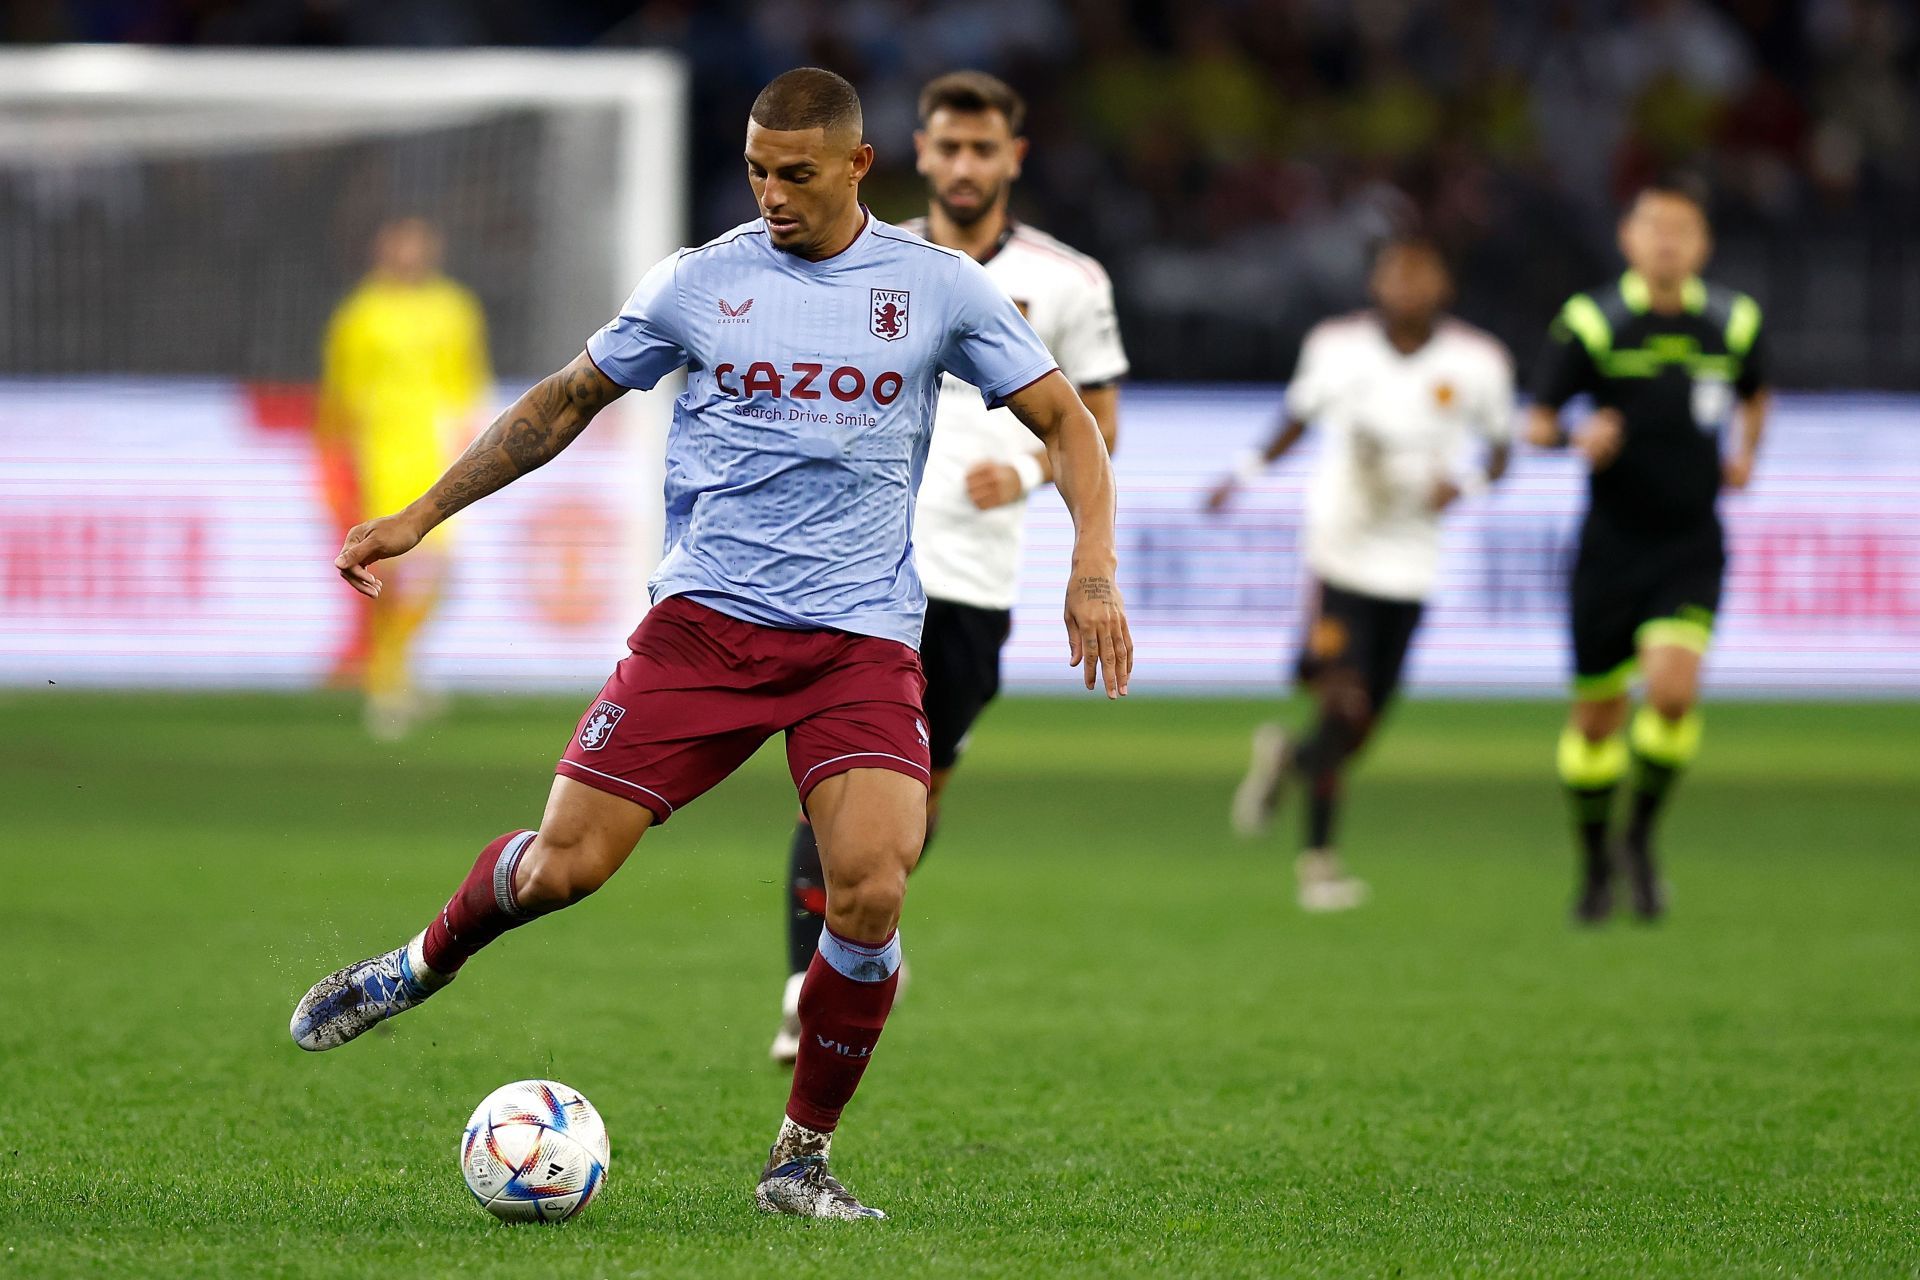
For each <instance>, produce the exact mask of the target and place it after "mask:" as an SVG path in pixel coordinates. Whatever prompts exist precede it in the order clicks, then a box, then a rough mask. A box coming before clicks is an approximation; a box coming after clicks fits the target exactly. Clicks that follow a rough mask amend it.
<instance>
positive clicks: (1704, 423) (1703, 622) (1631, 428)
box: [1527, 185, 1768, 923]
mask: <svg viewBox="0 0 1920 1280" xmlns="http://www.w3.org/2000/svg"><path fill="white" fill-rule="evenodd" d="M1711 250H1712V239H1711V233H1710V229H1709V227H1708V225H1707V215H1706V209H1705V207H1704V206H1703V204H1702V203H1701V199H1700V197H1699V196H1698V195H1696V194H1694V193H1693V192H1692V191H1691V190H1689V189H1687V188H1686V187H1683V186H1679V185H1673V186H1667V185H1660V186H1653V187H1649V188H1648V189H1646V190H1645V191H1643V192H1641V193H1640V195H1639V197H1638V198H1637V199H1636V200H1634V202H1633V204H1632V205H1631V206H1630V207H1629V208H1628V210H1627V214H1626V217H1625V218H1624V219H1622V221H1621V223H1620V252H1621V254H1622V255H1623V256H1624V257H1625V258H1626V260H1627V266H1628V268H1629V270H1628V271H1627V273H1626V274H1625V275H1623V276H1621V277H1620V279H1618V280H1616V281H1614V282H1613V283H1611V284H1608V285H1605V286H1603V287H1601V288H1598V289H1595V290H1593V291H1592V292H1590V293H1581V294H1576V295H1574V296H1573V297H1572V298H1571V299H1569V300H1568V301H1567V304H1566V306H1565V307H1563V308H1562V309H1561V311H1560V315H1559V317H1558V318H1557V319H1556V320H1555V321H1554V322H1553V326H1552V330H1551V333H1550V341H1549V342H1548V344H1547V348H1546V351H1545V354H1544V355H1543V357H1542V359H1541V362H1540V367H1539V369H1538V370H1537V376H1536V378H1535V380H1534V386H1533V392H1534V407H1533V409H1532V410H1531V413H1530V416H1529V419H1528V426H1527V434H1528V436H1529V438H1530V439H1531V440H1532V441H1533V442H1534V443H1535V444H1538V445H1541V446H1544V447H1551V448H1557V447H1562V446H1565V445H1566V444H1568V443H1569V437H1568V435H1567V433H1566V431H1565V429H1564V428H1563V427H1562V425H1561V421H1560V411H1561V408H1562V406H1564V405H1565V404H1566V402H1567V401H1568V400H1570V399H1572V398H1573V397H1574V396H1575V395H1577V394H1580V393H1582V392H1584V393H1586V394H1587V395H1588V396H1590V397H1591V398H1592V401H1593V412H1592V413H1591V415H1590V416H1589V417H1588V418H1587V419H1586V420H1585V421H1584V422H1583V423H1582V424H1581V425H1580V427H1579V429H1578V430H1577V431H1576V432H1575V433H1574V435H1573V436H1572V438H1571V443H1572V444H1573V445H1574V447H1575V448H1577V449H1578V450H1579V451H1580V453H1581V454H1582V456H1584V457H1585V458H1586V460H1587V465H1588V466H1589V468H1591V471H1592V478H1591V481H1590V484H1589V489H1588V495H1589V496H1588V504H1587V517H1586V521H1585V523H1584V524H1583V525H1582V526H1581V530H1580V552H1579V557H1578V559H1577V561H1576V562H1575V564H1574V570H1573V583H1572V606H1573V650H1574V672H1575V674H1574V703H1573V714H1572V717H1571V719H1570V720H1569V722H1568V724H1567V727H1566V729H1565V731H1564V732H1563V733H1562V734H1561V736H1560V749H1559V753H1558V754H1559V770H1560V778H1561V781H1562V782H1564V783H1565V784H1566V787H1567V790H1568V792H1569V793H1570V795H1571V797H1572V801H1573V808H1574V814H1575V820H1576V825H1577V828H1578V831H1579V842H1580V855H1581V870H1582V875H1581V883H1580V890H1579V895H1578V897H1577V899H1576V901H1575V904H1574V915H1575V918H1576V919H1578V920H1580V921H1583V922H1586V923H1598V922H1599V921H1602V920H1604V919H1606V918H1607V916H1608V915H1610V914H1611V913H1612V911H1613V876H1614V872H1615V852H1616V851H1615V849H1614V847H1613V845H1612V837H1611V829H1612V816H1613V805H1614V792H1615V791H1616V790H1617V789H1618V788H1619V785H1620V782H1621V780H1622V779H1623V778H1624V777H1625V776H1626V774H1627V769H1628V763H1629V758H1630V757H1631V761H1632V763H1633V766H1634V781H1633V807H1632V811H1631V814H1630V816H1629V817H1628V820H1627V824H1626V828H1625V832H1624V837H1623V839H1622V840H1621V842H1620V846H1619V849H1618V855H1619V861H1621V862H1623V863H1624V864H1625V866H1624V870H1625V872H1626V876H1627V880H1628V886H1629V888H1630V890H1631V892H1632V896H1633V907H1634V910H1635V911H1636V912H1637V913H1638V914H1639V915H1640V916H1641V917H1642V918H1643V919H1647V920H1653V919H1657V918H1658V917H1659V916H1660V915H1661V914H1662V912H1663V911H1664V910H1665V900H1664V889H1663V887H1662V885H1661V883H1660V878H1659V871H1658V867H1657V864H1656V860H1655V856H1654V849H1653V830H1654V822H1655V819H1656V818H1657V817H1658V815H1659V813H1660V808H1661V805H1662V803H1663V802H1664V801H1665V799H1666V797H1667V794H1668V792H1669V791H1670V790H1671V788H1672V786H1673V783H1674V779H1675V778H1676V777H1678V775H1679V774H1680V771H1681V770H1682V769H1684V768H1685V767H1686V766H1687V764H1688V763H1690V762H1691V761H1692V759H1693V757H1694V755H1695V753H1696V752H1697V751H1698V750H1699V748H1700V713H1699V712H1698V711H1697V710H1695V704H1696V703H1697V702H1698V700H1699V696H1700V663H1701V659H1702V657H1703V656H1704V655H1705V653H1706V650H1707V644H1708V641H1709V640H1710V639H1711V638H1712V635H1713V618H1714V612H1715V610H1716V609H1718V608H1719V605H1720V584H1721V579H1722V577H1723V576H1724V575H1725V572H1726V548H1725V542H1724V539H1723V537H1722V534H1721V529H1720V517H1719V513H1718V511H1717V510H1716V509H1715V507H1716V499H1717V497H1718V495H1719V492H1720V489H1721V486H1722V485H1725V486H1726V487H1727V488H1731V489H1743V488H1745V487H1746V485H1747V481H1748V480H1749V478H1750V477H1751V476H1752V474H1753V462H1754V456H1755V454H1756V452H1757V451H1758V449H1759V447H1760V436H1761V433H1762V431H1763V430H1764V429H1765V426H1766V418H1767V403H1768V395H1767V390H1766V385H1767V384H1766V356H1765V341H1764V334H1763V333H1762V331H1761V325H1760V308H1759V307H1758V306H1757V305H1756V304H1755V303H1754V301H1753V299H1752V298H1749V297H1747V296H1746V295H1745V294H1742V293H1737V292H1735V291H1734V290H1732V289H1725V288H1721V287H1720V286H1718V285H1710V284H1707V283H1705V282H1704V281H1702V280H1701V279H1700V277H1699V274H1698V273H1699V271H1700V268H1701V267H1703V266H1705V265H1706V261H1707V257H1708V255H1709V253H1710V252H1711ZM1736 407H1737V410H1738V416H1739V433H1738V436H1737V438H1736V439H1735V441H1734V444H1733V447H1732V449H1731V450H1730V451H1727V452H1726V453H1725V455H1724V457H1723V453H1722V447H1721V441H1720V436H1721V430H1722V427H1723V425H1724V424H1725V422H1726V420H1727V418H1728V417H1729V415H1730V414H1732V413H1733V412H1734V411H1735V409H1736ZM1636 670H1637V671H1638V672H1639V673H1640V674H1641V675H1643V676H1644V677H1645V679H1646V703H1645V704H1644V705H1643V706H1642V707H1641V708H1640V710H1639V712H1638V714H1636V715H1635V716H1634V717H1633V720H1632V727H1631V729H1630V730H1629V729H1628V719H1627V712H1628V697H1627V695H1628V689H1629V686H1630V684H1631V682H1632V680H1633V677H1634V675H1635V672H1636Z"/></svg>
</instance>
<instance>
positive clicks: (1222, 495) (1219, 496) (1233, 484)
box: [1207, 476, 1240, 515]
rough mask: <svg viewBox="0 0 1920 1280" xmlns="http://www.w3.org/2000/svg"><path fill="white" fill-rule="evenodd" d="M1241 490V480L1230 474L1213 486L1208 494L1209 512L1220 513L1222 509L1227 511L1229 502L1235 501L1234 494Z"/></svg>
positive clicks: (1211, 513) (1212, 513)
mask: <svg viewBox="0 0 1920 1280" xmlns="http://www.w3.org/2000/svg"><path fill="white" fill-rule="evenodd" d="M1239 491H1240V482H1239V480H1237V479H1235V478H1234V477H1233V476H1228V477H1227V478H1226V479H1224V480H1222V481H1221V482H1220V483H1219V484H1217V485H1215V486H1213V489H1212V491H1211V492H1209V493H1208V494H1207V512H1208V514H1210V515H1219V514H1220V513H1221V512H1222V511H1225V510H1226V509H1227V504H1228V503H1230V502H1232V501H1233V495H1234V494H1236V493H1238V492H1239Z"/></svg>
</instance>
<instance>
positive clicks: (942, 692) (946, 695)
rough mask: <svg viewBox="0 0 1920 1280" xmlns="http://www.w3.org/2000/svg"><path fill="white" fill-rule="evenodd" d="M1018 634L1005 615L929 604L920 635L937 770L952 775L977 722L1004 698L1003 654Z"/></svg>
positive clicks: (938, 602) (964, 606)
mask: <svg viewBox="0 0 1920 1280" xmlns="http://www.w3.org/2000/svg"><path fill="white" fill-rule="evenodd" d="M1012 630H1013V614H1012V613H1011V612H1010V611H1008V610H1006V609H981V608H976V607H975V606H973V605H970V604H957V603H955V602H954V601H952V600H928V601H927V621H926V625H925V627H924V628H923V629H922V630H921V633H920V667H921V670H923V671H924V672H925V673H926V677H927V738H928V743H929V746H930V748H931V754H932V756H933V767H934V768H935V769H951V768H952V767H953V765H954V762H955V761H956V760H958V759H959V758H960V753H961V751H963V750H965V748H966V745H967V734H968V733H969V732H971V731H972V729H973V722H974V721H975V720H977V719H978V718H979V717H980V713H981V712H982V711H984V710H986V707H987V704H988V703H989V702H992V701H993V699H994V695H995V694H997V693H999V692H1000V649H1001V647H1002V646H1003V645H1005V644H1006V643H1007V636H1008V634H1009V633H1010V632H1011V631H1012Z"/></svg>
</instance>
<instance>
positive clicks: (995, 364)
mask: <svg viewBox="0 0 1920 1280" xmlns="http://www.w3.org/2000/svg"><path fill="white" fill-rule="evenodd" d="M955 266H956V267H958V270H957V271H956V272H955V274H954V278H953V299H952V310H951V312H950V315H951V319H950V320H949V322H948V329H947V345H946V349H945V351H944V352H943V353H942V355H941V361H940V363H941V367H942V368H944V369H946V370H947V372H949V373H951V374H953V375H954V376H955V377H956V378H959V379H960V380H961V381H962V382H971V383H972V384H973V385H974V386H976V387H978V388H979V389H980V395H981V397H982V398H983V399H985V400H986V402H987V405H988V407H993V406H996V405H998V404H999V403H1000V402H1001V401H1003V400H1005V399H1006V398H1007V397H1008V396H1010V395H1012V394H1013V393H1014V392H1016V391H1018V390H1020V389H1021V388H1022V387H1025V386H1028V385H1030V384H1032V383H1035V382H1038V381H1039V380H1040V379H1041V378H1044V377H1045V376H1046V375H1047V374H1049V373H1051V372H1053V371H1054V370H1055V369H1057V368H1059V367H1060V365H1059V363H1058V362H1056V361H1055V360H1054V358H1053V354H1052V353H1051V352H1049V351H1048V350H1047V346H1046V344H1045V343H1044V342H1042V341H1040V336H1039V335H1038V334H1036V333H1035V332H1034V331H1033V326H1032V325H1030V324H1028V323H1027V318H1026V317H1025V316H1023V315H1021V314H1020V308H1019V307H1016V306H1015V305H1014V304H1013V299H1011V298H1009V297H1008V296H1007V295H1006V294H1005V293H1003V292H1001V290H1000V286H999V285H997V284H995V283H994V282H993V277H992V276H990V275H988V274H987V269H986V268H985V267H983V266H981V265H980V264H979V263H977V262H975V261H974V260H973V259H972V258H966V257H963V258H961V260H960V261H959V262H957V263H956V264H955Z"/></svg>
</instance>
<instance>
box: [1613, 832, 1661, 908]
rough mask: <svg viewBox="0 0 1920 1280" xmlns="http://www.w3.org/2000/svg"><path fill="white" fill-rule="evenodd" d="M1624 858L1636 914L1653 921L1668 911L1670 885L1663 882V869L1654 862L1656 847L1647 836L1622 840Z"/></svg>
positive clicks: (1622, 858)
mask: <svg viewBox="0 0 1920 1280" xmlns="http://www.w3.org/2000/svg"><path fill="white" fill-rule="evenodd" d="M1620 861H1621V862H1622V863H1623V864H1625V867H1626V872H1627V895H1628V898H1629V900H1631V901H1632V903H1633V913H1634V914H1635V915H1637V916H1639V917H1640V918H1641V919H1642V920H1645V921H1647V922H1648V923H1652V922H1653V921H1655V920H1658V919H1659V918H1660V917H1661V916H1663V915H1665V914H1666V913H1667V887H1666V886H1665V885H1664V884H1662V883H1661V882H1660V869H1659V868H1658V867H1657V866H1655V865H1654V860H1653V847H1652V845H1651V844H1649V843H1648V842H1647V841H1646V840H1645V839H1640V840H1634V839H1631V838H1629V839H1627V840H1625V841H1622V842H1621V846H1620Z"/></svg>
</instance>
